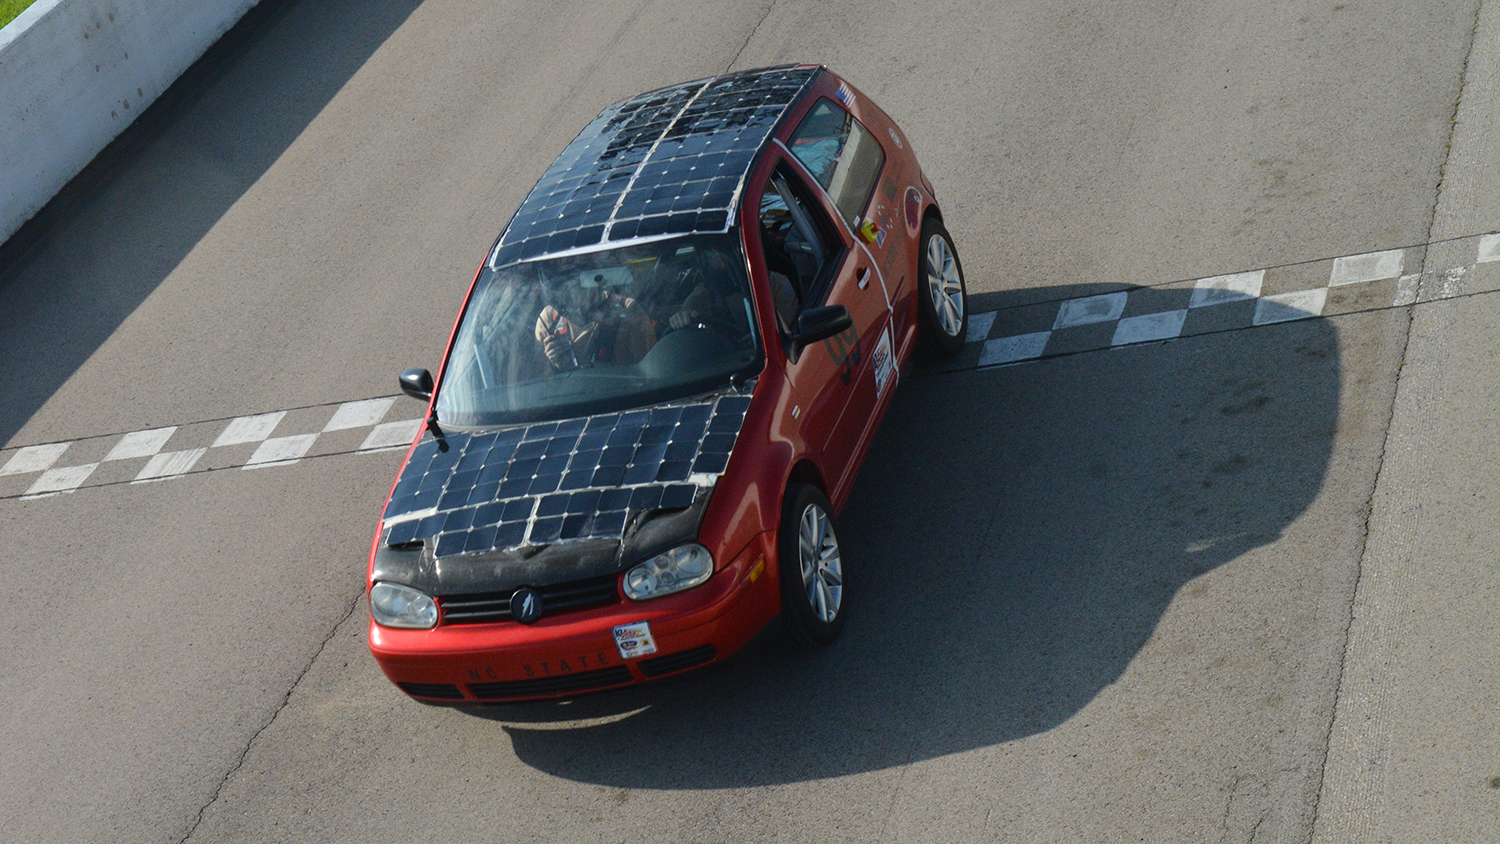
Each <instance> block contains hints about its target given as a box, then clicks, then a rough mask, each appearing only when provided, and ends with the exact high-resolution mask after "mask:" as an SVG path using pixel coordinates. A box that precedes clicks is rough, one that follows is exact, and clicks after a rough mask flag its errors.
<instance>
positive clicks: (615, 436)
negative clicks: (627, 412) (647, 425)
mask: <svg viewBox="0 0 1500 844" xmlns="http://www.w3.org/2000/svg"><path fill="white" fill-rule="evenodd" d="M640 436H641V430H640V428H638V427H636V426H634V425H629V424H626V423H624V422H621V423H620V426H619V427H618V428H615V429H614V430H613V431H611V432H610V433H609V440H608V443H609V445H611V446H631V445H635V443H636V441H637V440H638V439H640Z"/></svg>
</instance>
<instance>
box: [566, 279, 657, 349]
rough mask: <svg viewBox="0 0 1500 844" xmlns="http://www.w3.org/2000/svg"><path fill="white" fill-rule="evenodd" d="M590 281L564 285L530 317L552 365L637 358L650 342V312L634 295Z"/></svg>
mask: <svg viewBox="0 0 1500 844" xmlns="http://www.w3.org/2000/svg"><path fill="white" fill-rule="evenodd" d="M594 281H595V286H589V287H574V286H571V285H570V286H569V288H568V289H566V290H565V291H558V292H559V293H561V295H556V296H555V297H554V298H555V301H556V303H555V304H552V305H547V306H545V307H543V308H542V312H541V313H540V314H539V315H538V316H537V318H536V340H537V343H539V344H541V347H542V352H543V354H545V355H546V356H547V360H548V362H550V363H551V364H552V368H553V369H556V370H558V371H563V370H569V369H578V368H581V367H591V366H609V365H612V364H631V363H638V362H639V361H640V359H641V358H643V357H645V356H646V353H647V352H649V351H651V347H652V346H654V345H655V344H656V329H655V327H654V326H653V325H652V323H651V317H650V316H648V315H647V314H646V311H645V309H644V308H642V307H641V306H640V305H638V304H637V303H636V301H635V300H634V299H631V298H628V297H626V296H621V295H620V294H618V293H611V292H609V291H608V290H605V289H604V287H603V286H602V283H603V281H604V279H603V277H602V276H596V277H595V279H594Z"/></svg>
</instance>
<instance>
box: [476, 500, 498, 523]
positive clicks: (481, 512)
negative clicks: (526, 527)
mask: <svg viewBox="0 0 1500 844" xmlns="http://www.w3.org/2000/svg"><path fill="white" fill-rule="evenodd" d="M504 512H505V504H503V503H501V502H499V501H491V502H489V503H487V504H481V505H479V506H478V507H475V508H474V521H473V525H474V527H480V526H482V525H494V524H499V522H500V518H501V515H502V514H504Z"/></svg>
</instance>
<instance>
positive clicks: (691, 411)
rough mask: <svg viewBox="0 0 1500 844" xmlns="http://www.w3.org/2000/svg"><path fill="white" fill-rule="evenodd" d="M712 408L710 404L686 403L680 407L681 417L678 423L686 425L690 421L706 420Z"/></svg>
mask: <svg viewBox="0 0 1500 844" xmlns="http://www.w3.org/2000/svg"><path fill="white" fill-rule="evenodd" d="M713 410H714V408H713V405H711V404H690V405H687V406H686V407H684V408H683V409H682V417H681V419H680V421H679V423H678V424H679V425H686V424H688V423H690V422H707V421H708V417H709V416H710V415H711V414H712V413H713Z"/></svg>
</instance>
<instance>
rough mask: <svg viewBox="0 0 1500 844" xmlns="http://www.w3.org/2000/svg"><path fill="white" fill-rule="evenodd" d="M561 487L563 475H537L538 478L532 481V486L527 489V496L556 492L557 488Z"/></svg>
mask: <svg viewBox="0 0 1500 844" xmlns="http://www.w3.org/2000/svg"><path fill="white" fill-rule="evenodd" d="M561 485H562V474H561V473H558V474H555V475H537V476H536V478H534V479H533V480H532V481H531V485H530V486H528V487H526V494H527V495H542V494H545V493H548V492H556V491H557V488H558V487H559V486H561Z"/></svg>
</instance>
